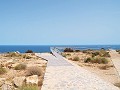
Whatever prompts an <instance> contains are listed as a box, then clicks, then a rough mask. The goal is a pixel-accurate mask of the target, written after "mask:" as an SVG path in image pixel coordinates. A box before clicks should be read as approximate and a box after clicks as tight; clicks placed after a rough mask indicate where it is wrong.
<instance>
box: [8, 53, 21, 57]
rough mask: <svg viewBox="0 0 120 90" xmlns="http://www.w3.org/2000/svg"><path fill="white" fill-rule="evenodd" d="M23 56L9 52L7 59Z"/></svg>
mask: <svg viewBox="0 0 120 90" xmlns="http://www.w3.org/2000/svg"><path fill="white" fill-rule="evenodd" d="M19 56H21V54H19V53H16V52H9V53H8V54H7V55H6V57H19Z"/></svg>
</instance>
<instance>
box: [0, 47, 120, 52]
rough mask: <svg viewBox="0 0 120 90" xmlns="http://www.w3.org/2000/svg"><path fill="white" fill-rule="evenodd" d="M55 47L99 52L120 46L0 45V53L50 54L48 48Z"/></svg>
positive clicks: (118, 48)
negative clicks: (30, 52) (102, 49)
mask: <svg viewBox="0 0 120 90" xmlns="http://www.w3.org/2000/svg"><path fill="white" fill-rule="evenodd" d="M51 47H55V48H58V49H59V50H61V51H62V50H64V49H65V48H72V49H76V50H87V49H93V50H99V49H101V48H104V49H107V50H108V49H114V50H120V45H0V53H6V52H14V51H19V52H20V53H24V52H26V51H27V50H32V51H33V52H35V53H43V52H50V48H51Z"/></svg>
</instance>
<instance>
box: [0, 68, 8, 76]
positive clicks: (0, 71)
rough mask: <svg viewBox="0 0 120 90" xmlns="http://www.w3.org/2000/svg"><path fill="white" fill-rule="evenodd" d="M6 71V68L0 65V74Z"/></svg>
mask: <svg viewBox="0 0 120 90" xmlns="http://www.w3.org/2000/svg"><path fill="white" fill-rule="evenodd" d="M6 72H7V71H6V69H5V68H3V67H0V75H1V74H4V73H6Z"/></svg>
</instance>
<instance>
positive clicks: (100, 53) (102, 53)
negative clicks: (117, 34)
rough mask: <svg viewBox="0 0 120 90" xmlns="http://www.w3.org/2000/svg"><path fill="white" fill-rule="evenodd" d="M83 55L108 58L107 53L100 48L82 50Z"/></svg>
mask: <svg viewBox="0 0 120 90" xmlns="http://www.w3.org/2000/svg"><path fill="white" fill-rule="evenodd" d="M82 52H83V53H87V54H91V56H92V57H95V56H101V57H110V54H109V52H107V51H106V50H105V49H104V48H101V49H100V50H94V51H93V50H90V49H88V50H83V51H82Z"/></svg>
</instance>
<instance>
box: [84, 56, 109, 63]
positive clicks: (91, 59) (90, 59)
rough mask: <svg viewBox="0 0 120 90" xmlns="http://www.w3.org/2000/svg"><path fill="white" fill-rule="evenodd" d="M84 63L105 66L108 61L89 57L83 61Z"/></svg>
mask: <svg viewBox="0 0 120 90" xmlns="http://www.w3.org/2000/svg"><path fill="white" fill-rule="evenodd" d="M84 62H85V63H88V62H90V63H98V64H107V63H108V60H107V59H106V58H104V57H91V58H90V57H89V58H87V59H85V60H84Z"/></svg>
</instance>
